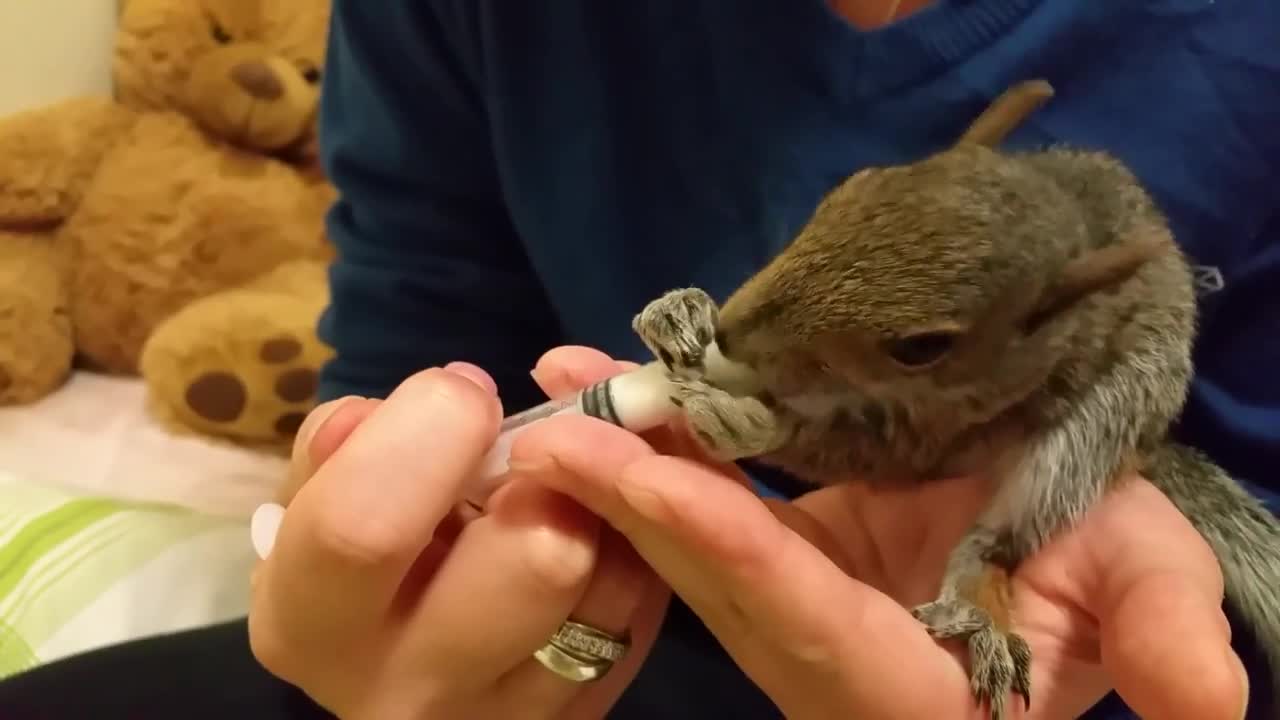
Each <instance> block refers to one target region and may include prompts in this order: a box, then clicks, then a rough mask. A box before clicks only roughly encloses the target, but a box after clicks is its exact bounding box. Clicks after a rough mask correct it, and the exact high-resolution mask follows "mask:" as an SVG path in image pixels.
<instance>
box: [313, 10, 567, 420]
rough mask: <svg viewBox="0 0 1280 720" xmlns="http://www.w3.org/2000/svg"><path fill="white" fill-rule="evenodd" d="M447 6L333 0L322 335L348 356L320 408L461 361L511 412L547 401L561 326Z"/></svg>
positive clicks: (332, 366)
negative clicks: (492, 386)
mask: <svg viewBox="0 0 1280 720" xmlns="http://www.w3.org/2000/svg"><path fill="white" fill-rule="evenodd" d="M441 5H444V3H438V2H424V1H422V0H381V1H380V2H376V3H371V2H367V1H366V0H336V2H334V4H333V19H332V25H331V32H330V38H329V46H328V51H327V52H328V57H327V62H326V67H325V84H324V93H323V98H322V104H321V111H320V112H321V117H320V128H321V152H322V158H323V162H324V165H325V170H326V173H327V174H328V176H329V177H330V179H331V180H332V182H333V183H334V184H335V185H336V187H337V189H338V191H339V194H340V197H339V199H338V200H337V202H336V204H335V205H334V206H333V208H332V210H331V211H330V214H329V218H328V230H329V234H330V237H331V239H332V241H333V243H334V244H335V246H336V248H337V251H338V259H337V260H336V261H335V263H334V265H333V268H332V271H331V276H330V277H331V289H332V301H331V304H330V306H329V308H328V309H327V310H326V311H325V313H324V315H323V317H322V318H321V321H320V328H319V329H320V335H321V337H322V339H323V340H324V341H325V342H327V343H329V344H330V345H332V346H333V347H334V349H335V351H336V357H335V359H334V360H333V361H332V362H331V363H329V364H328V365H327V366H326V367H325V368H324V371H323V372H322V375H321V387H320V400H321V401H324V400H329V399H333V398H336V397H339V396H342V395H349V394H356V395H363V396H370V397H382V396H385V395H386V394H388V393H389V392H390V391H391V389H392V388H394V387H395V386H396V385H397V384H398V383H400V382H401V381H402V380H403V379H404V378H406V377H408V376H409V375H411V374H413V373H414V372H415V371H417V370H419V369H422V368H424V367H428V366H432V365H443V364H445V363H447V362H450V361H453V360H465V361H469V362H472V363H475V364H477V365H479V366H481V367H483V368H484V369H485V370H486V371H488V372H489V373H490V374H491V375H492V376H493V377H494V379H495V380H496V381H497V383H498V388H499V392H500V394H501V396H502V399H503V402H504V406H505V407H506V409H507V411H508V412H509V411H511V410H514V409H518V408H520V407H524V406H527V405H529V404H532V403H534V402H539V401H541V400H542V399H544V398H543V396H542V394H541V393H540V392H539V391H538V390H537V387H536V385H535V384H534V383H533V380H532V378H531V377H530V376H529V371H530V370H531V369H532V368H533V366H534V364H535V362H536V361H537V359H538V356H539V355H540V354H541V353H542V352H543V351H545V350H546V349H548V348H550V347H552V346H554V345H556V344H558V343H559V334H560V331H559V327H558V324H557V322H556V319H555V316H554V315H553V314H552V312H551V309H550V305H549V303H548V301H547V300H546V298H545V296H544V294H543V290H542V288H541V286H540V284H539V280H538V278H537V276H536V275H535V273H534V272H533V270H532V268H531V266H530V263H529V261H528V259H527V258H526V256H525V253H524V248H523V247H522V245H521V243H520V241H519V238H518V237H517V234H516V232H515V230H514V228H513V227H512V226H511V222H510V219H509V217H508V214H507V212H506V208H505V207H504V204H503V197H502V191H501V188H500V182H499V174H498V170H497V168H496V166H495V160H494V157H493V155H492V153H491V147H490V141H489V136H488V133H487V127H488V125H487V121H486V117H485V108H484V98H483V90H482V88H481V87H480V81H481V78H480V68H479V62H478V60H476V61H472V62H468V58H467V56H468V53H466V52H459V51H457V49H458V48H465V47H467V43H468V37H467V32H466V27H465V26H463V23H461V22H457V23H454V22H451V19H452V20H457V19H458V18H456V17H453V16H449V17H446V13H445V12H443V11H442V10H441V7H440V6H441ZM455 15H456V12H455ZM455 24H456V25H458V27H453V26H452V25H455ZM471 57H475V55H474V54H471Z"/></svg>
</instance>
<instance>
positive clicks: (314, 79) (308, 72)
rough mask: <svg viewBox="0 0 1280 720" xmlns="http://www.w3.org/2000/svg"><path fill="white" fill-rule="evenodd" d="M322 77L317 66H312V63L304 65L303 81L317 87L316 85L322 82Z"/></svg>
mask: <svg viewBox="0 0 1280 720" xmlns="http://www.w3.org/2000/svg"><path fill="white" fill-rule="evenodd" d="M320 76H321V73H320V68H318V67H316V66H315V65H312V64H310V63H304V64H303V65H302V79H303V80H306V81H307V82H309V83H311V84H312V85H315V84H316V83H318V82H320Z"/></svg>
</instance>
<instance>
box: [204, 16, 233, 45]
mask: <svg viewBox="0 0 1280 720" xmlns="http://www.w3.org/2000/svg"><path fill="white" fill-rule="evenodd" d="M209 33H210V34H211V35H212V36H213V41H214V42H216V43H218V44H219V45H226V44H227V43H230V42H231V33H228V32H227V29H226V28H224V27H222V25H221V24H219V23H218V21H217V20H213V21H212V25H211V27H210V28H209Z"/></svg>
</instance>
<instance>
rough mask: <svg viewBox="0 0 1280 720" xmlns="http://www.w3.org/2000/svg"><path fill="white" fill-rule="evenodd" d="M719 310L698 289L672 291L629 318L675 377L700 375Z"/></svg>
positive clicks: (695, 376) (633, 326) (711, 300)
mask: <svg viewBox="0 0 1280 720" xmlns="http://www.w3.org/2000/svg"><path fill="white" fill-rule="evenodd" d="M719 316H720V309H719V307H717V306H716V302H715V300H713V299H711V296H710V295H708V294H707V293H706V292H704V291H702V290H699V289H698V288H684V289H681V290H672V291H670V292H667V293H666V294H664V295H663V296H662V297H660V298H658V299H657V300H654V301H652V302H650V303H649V304H648V305H646V306H645V308H644V309H643V310H641V311H640V313H639V314H637V315H636V316H635V318H633V319H632V321H631V327H632V329H633V330H635V332H636V334H637V335H639V336H640V339H641V340H643V341H644V344H645V345H646V346H647V347H648V348H649V350H650V351H651V352H652V353H653V354H654V356H655V357H657V358H658V359H659V360H661V361H662V363H663V364H664V365H666V366H667V370H669V371H671V373H672V374H673V375H675V376H676V377H682V378H699V377H701V376H702V372H703V360H704V357H705V355H706V350H707V346H708V345H710V344H711V341H712V340H713V339H715V334H716V324H717V323H718V322H719Z"/></svg>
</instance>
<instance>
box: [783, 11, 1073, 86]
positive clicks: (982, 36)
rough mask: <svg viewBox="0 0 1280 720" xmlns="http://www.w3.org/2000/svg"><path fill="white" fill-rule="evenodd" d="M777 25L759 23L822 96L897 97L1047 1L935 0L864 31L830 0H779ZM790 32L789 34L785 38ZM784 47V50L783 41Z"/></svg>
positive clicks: (983, 44)
mask: <svg viewBox="0 0 1280 720" xmlns="http://www.w3.org/2000/svg"><path fill="white" fill-rule="evenodd" d="M775 1H776V2H777V3H778V4H779V5H778V7H779V9H778V10H776V11H774V13H775V14H776V15H778V16H785V20H782V18H781V17H780V18H779V22H776V23H769V22H764V23H761V29H762V31H764V32H773V33H777V34H776V35H774V36H773V37H771V38H762V39H761V42H762V44H764V45H765V46H766V47H768V46H773V47H775V48H778V49H779V50H781V51H782V52H786V53H789V54H791V55H792V56H793V57H792V60H794V61H795V62H798V63H800V65H801V67H804V68H805V70H806V74H807V75H810V76H811V77H814V78H816V79H817V82H818V83H819V84H820V88H819V90H820V91H821V92H822V93H823V94H827V95H831V96H833V97H834V98H836V99H837V100H841V101H854V100H862V99H865V98H867V97H873V96H875V95H878V94H881V93H887V92H892V91H894V90H896V89H898V88H901V87H905V86H909V85H911V84H913V83H917V82H919V81H922V80H924V79H926V78H928V77H930V76H932V75H935V74H938V73H939V72H941V71H943V70H945V69H946V68H947V67H948V66H950V65H953V64H956V63H958V62H960V61H962V60H964V59H966V58H967V57H969V56H970V55H972V54H973V53H975V52H977V51H978V50H980V49H982V48H983V47H985V46H987V45H989V44H990V43H992V42H993V41H994V40H996V39H997V38H998V37H1000V35H1002V34H1003V33H1005V32H1006V31H1007V30H1008V29H1009V28H1011V27H1013V26H1014V25H1016V24H1017V23H1018V22H1019V21H1020V20H1021V19H1022V18H1023V17H1024V16H1026V15H1027V13H1028V12H1030V11H1031V10H1032V9H1033V8H1034V7H1035V6H1036V5H1037V4H1038V3H1039V2H1047V1H1048V0H936V2H934V3H933V4H931V5H929V6H927V7H924V8H922V9H920V10H918V11H916V12H915V13H912V14H911V15H908V16H906V17H904V18H902V19H900V20H897V21H894V22H892V23H890V24H888V25H885V26H883V27H879V28H876V29H872V30H862V29H860V28H858V27H856V26H854V25H853V24H852V23H850V22H849V21H848V20H846V19H845V18H844V17H842V16H840V15H839V14H838V13H837V12H836V11H835V9H834V8H832V7H831V5H830V4H829V3H828V1H827V0H775ZM780 31H785V34H786V36H785V37H780V35H781V32H780ZM780 42H781V43H783V44H784V47H780V48H779V43H780Z"/></svg>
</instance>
